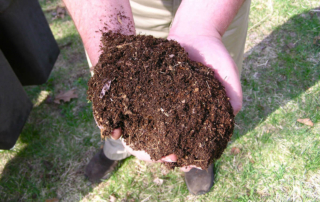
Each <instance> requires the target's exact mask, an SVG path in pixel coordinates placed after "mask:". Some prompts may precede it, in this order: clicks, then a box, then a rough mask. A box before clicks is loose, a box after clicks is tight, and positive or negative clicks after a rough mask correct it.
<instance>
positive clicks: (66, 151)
mask: <svg viewBox="0 0 320 202" xmlns="http://www.w3.org/2000/svg"><path fill="white" fill-rule="evenodd" d="M39 2H40V4H41V6H42V9H43V11H44V13H45V15H46V18H47V20H48V22H49V24H50V27H51V29H52V32H53V34H54V37H55V38H56V40H57V42H58V44H59V46H60V49H61V54H60V56H59V58H58V61H57V62H56V64H55V67H54V69H53V71H52V74H51V75H50V78H49V80H48V82H47V83H46V84H43V85H40V86H28V87H25V90H26V92H27V94H28V96H29V98H30V99H31V100H32V102H33V103H34V108H33V111H32V113H31V115H30V117H29V119H28V121H27V123H26V125H25V127H24V129H23V131H22V133H21V135H20V138H19V140H18V142H17V144H16V146H15V147H14V148H13V149H12V150H9V151H1V152H0V174H1V176H0V198H1V199H0V201H46V200H47V201H48V202H49V201H68V202H69V201H72V202H73V201H110V199H112V200H113V199H117V201H144V202H145V201H320V123H319V121H320V7H319V6H320V4H319V2H318V1H316V0H267V1H263V0H255V1H253V2H252V4H251V13H250V22H249V31H248V36H247V42H246V50H245V58H244V67H243V72H242V77H241V82H242V87H243V97H244V100H243V101H244V105H243V108H242V110H241V112H240V113H239V114H238V115H237V117H236V128H235V131H234V135H233V138H232V141H230V144H229V145H228V147H227V149H226V150H225V152H224V154H223V155H222V157H221V158H220V159H219V160H217V161H216V162H215V176H216V179H215V184H214V187H213V188H212V190H211V192H209V193H208V194H206V195H203V196H192V195H190V194H189V192H188V190H187V187H186V185H185V183H184V181H183V173H180V172H179V170H178V169H177V170H174V171H169V170H166V169H165V168H164V167H163V166H162V165H160V164H150V163H146V162H141V161H138V160H137V159H135V158H134V157H130V158H128V159H126V160H125V161H123V162H122V163H121V165H120V166H119V167H118V168H117V170H116V172H114V174H113V175H112V176H111V177H110V178H109V179H108V180H105V181H103V182H101V183H100V184H92V183H90V182H89V181H87V180H86V179H85V178H84V175H83V173H84V168H85V166H86V164H87V163H88V162H89V160H90V158H91V157H92V156H93V155H94V153H95V152H96V151H97V150H98V149H99V148H100V146H101V145H102V142H101V140H100V133H99V130H98V129H97V127H96V126H95V122H94V120H93V116H92V109H91V103H88V101H87V100H86V90H87V82H88V79H89V78H90V72H89V68H88V65H87V61H86V57H85V53H84V49H83V46H82V42H81V39H80V37H79V35H78V33H77V31H76V29H75V27H74V24H73V22H72V20H71V18H70V16H68V15H66V16H65V17H63V18H62V16H60V18H59V16H58V17H54V16H55V13H56V10H57V9H56V8H57V6H62V3H61V1H60V0H50V1H49V0H39ZM68 90H74V91H75V92H76V94H77V98H73V99H71V101H70V102H61V103H60V104H57V103H55V102H54V98H55V97H56V96H57V95H59V94H60V93H63V92H66V91H68ZM300 119H310V120H309V122H308V124H304V123H300V122H301V120H300ZM311 123H312V124H311Z"/></svg>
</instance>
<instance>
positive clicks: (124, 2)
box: [64, 0, 135, 66]
mask: <svg viewBox="0 0 320 202" xmlns="http://www.w3.org/2000/svg"><path fill="white" fill-rule="evenodd" d="M64 3H65V5H66V7H67V9H68V11H69V13H70V15H71V17H72V19H73V21H74V23H75V26H76V28H77V30H78V32H79V34H80V36H81V38H82V41H83V44H84V47H85V49H86V51H87V53H88V55H89V58H90V61H91V63H92V65H93V66H94V65H96V64H97V62H98V60H99V55H100V54H99V50H100V38H101V31H108V30H111V31H119V32H121V33H122V34H135V29H134V22H133V17H132V12H131V7H130V3H129V0H90V1H88V0H76V1H75V0H64ZM123 16H125V17H123Z"/></svg>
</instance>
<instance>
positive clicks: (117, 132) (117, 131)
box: [111, 128, 121, 140]
mask: <svg viewBox="0 0 320 202" xmlns="http://www.w3.org/2000/svg"><path fill="white" fill-rule="evenodd" d="M120 137H121V129H120V128H116V129H114V130H113V131H112V133H111V138H112V139H114V140H117V139H119V138H120Z"/></svg>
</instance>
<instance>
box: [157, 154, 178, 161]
mask: <svg viewBox="0 0 320 202" xmlns="http://www.w3.org/2000/svg"><path fill="white" fill-rule="evenodd" d="M160 161H165V162H177V155H175V154H170V155H168V156H165V157H163V158H161V159H160Z"/></svg>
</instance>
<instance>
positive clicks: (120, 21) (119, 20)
mask: <svg viewBox="0 0 320 202" xmlns="http://www.w3.org/2000/svg"><path fill="white" fill-rule="evenodd" d="M117 17H118V22H119V23H120V24H122V20H121V19H120V16H119V15H117Z"/></svg>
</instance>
